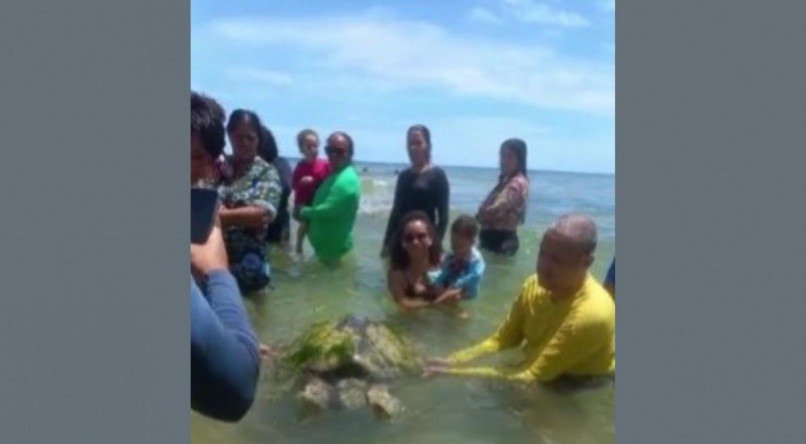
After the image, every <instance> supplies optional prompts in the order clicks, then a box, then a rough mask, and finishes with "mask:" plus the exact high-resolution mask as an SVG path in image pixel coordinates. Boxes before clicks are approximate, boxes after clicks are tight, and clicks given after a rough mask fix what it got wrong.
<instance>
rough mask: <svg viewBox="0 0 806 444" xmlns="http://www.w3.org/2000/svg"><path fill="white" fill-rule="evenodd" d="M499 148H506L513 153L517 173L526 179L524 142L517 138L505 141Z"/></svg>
mask: <svg viewBox="0 0 806 444" xmlns="http://www.w3.org/2000/svg"><path fill="white" fill-rule="evenodd" d="M501 148H502V149H503V148H507V149H510V150H512V152H513V153H515V159H516V160H517V161H518V172H519V173H521V174H523V175H524V176H525V177H528V175H527V173H526V154H527V150H526V142H524V141H523V140H521V139H518V138H514V137H513V138H512V139H507V140H505V141H504V142H503V143H502V144H501Z"/></svg>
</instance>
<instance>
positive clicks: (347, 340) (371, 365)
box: [283, 316, 421, 418]
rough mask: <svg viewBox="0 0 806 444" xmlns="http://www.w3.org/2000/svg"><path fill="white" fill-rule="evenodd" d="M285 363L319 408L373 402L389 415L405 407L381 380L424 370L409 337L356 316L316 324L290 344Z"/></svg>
mask: <svg viewBox="0 0 806 444" xmlns="http://www.w3.org/2000/svg"><path fill="white" fill-rule="evenodd" d="M283 362H284V363H285V364H286V366H287V367H288V369H289V370H291V372H292V373H293V374H295V375H297V376H298V377H299V378H300V379H299V381H300V382H301V385H302V386H303V387H304V388H303V389H302V391H301V392H300V393H299V395H298V397H299V398H300V399H302V400H303V401H305V402H306V403H307V404H308V406H309V407H312V408H313V410H315V411H321V410H323V409H325V408H327V407H328V406H330V405H333V404H336V403H338V404H339V405H341V406H342V407H345V408H350V409H352V408H357V407H361V406H365V405H367V404H370V405H371V406H372V407H373V408H374V409H375V411H376V412H377V413H381V416H382V417H385V418H389V417H393V416H395V415H397V414H398V413H400V412H401V411H403V406H402V403H400V401H399V400H397V399H396V398H394V397H393V396H392V395H391V394H389V392H388V390H387V388H386V387H385V386H378V385H377V384H376V383H377V382H381V381H389V380H393V379H396V378H398V377H400V376H402V375H404V374H411V373H415V372H418V371H419V370H420V369H421V365H420V359H419V357H418V355H417V353H416V352H415V350H414V347H413V346H412V345H411V344H410V343H409V342H408V341H407V340H406V339H405V338H403V337H402V336H401V335H399V334H397V333H395V332H394V331H393V330H392V329H391V328H389V326H387V325H386V324H384V323H382V322H376V321H370V320H368V319H366V318H363V317H356V316H347V317H345V318H344V319H342V320H340V321H326V322H318V323H316V324H313V325H311V326H310V327H309V328H308V329H306V330H305V331H304V332H303V333H302V334H301V335H300V336H299V337H298V338H297V339H296V340H295V341H294V342H293V343H292V344H291V345H290V346H289V347H288V353H287V354H286V355H285V357H284V359H283Z"/></svg>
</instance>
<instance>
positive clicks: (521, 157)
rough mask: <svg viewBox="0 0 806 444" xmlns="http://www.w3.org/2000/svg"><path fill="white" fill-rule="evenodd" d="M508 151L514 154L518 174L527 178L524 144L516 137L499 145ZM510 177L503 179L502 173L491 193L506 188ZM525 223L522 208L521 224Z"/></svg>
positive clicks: (524, 213) (524, 214)
mask: <svg viewBox="0 0 806 444" xmlns="http://www.w3.org/2000/svg"><path fill="white" fill-rule="evenodd" d="M505 148H506V149H509V150H512V152H513V153H515V160H517V162H518V173H520V174H523V177H526V178H528V177H529V175H528V174H527V173H526V142H524V141H523V140H521V139H518V138H516V137H513V138H511V139H507V140H505V141H504V142H503V143H501V149H502V150H503V149H505ZM509 179H510V177H505V176H504V173H503V172H502V173H501V175H499V176H498V185H496V186H495V188H494V189H493V193H498V192H499V191H501V189H502V188H503V187H505V186H506V184H507V180H509ZM525 221H526V208H525V207H524V211H523V214H521V224H522V223H524V222H525Z"/></svg>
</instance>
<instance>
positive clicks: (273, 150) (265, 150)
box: [257, 125, 280, 163]
mask: <svg viewBox="0 0 806 444" xmlns="http://www.w3.org/2000/svg"><path fill="white" fill-rule="evenodd" d="M260 138H261V140H262V143H261V144H260V148H259V149H258V151H257V155H258V156H260V157H262V158H263V160H265V161H266V162H268V163H272V162H274V161H275V160H277V156H279V155H280V152H279V150H278V149H277V141H276V140H275V139H274V134H272V132H271V130H270V129H268V128H266V126H265V125H261V126H260Z"/></svg>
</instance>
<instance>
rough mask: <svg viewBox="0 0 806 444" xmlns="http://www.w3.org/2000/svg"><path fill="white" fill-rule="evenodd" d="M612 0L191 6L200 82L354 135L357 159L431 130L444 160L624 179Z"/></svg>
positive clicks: (286, 143)
mask: <svg viewBox="0 0 806 444" xmlns="http://www.w3.org/2000/svg"><path fill="white" fill-rule="evenodd" d="M614 10H615V2H614V1H608V0H587V1H580V0H574V1H560V0H544V1H538V0H475V1H450V2H447V1H446V2H431V1H420V0H414V1H405V2H404V1H398V2H391V1H390V2H365V1H339V2H335V1H291V0H287V1H238V2H222V1H214V0H193V1H192V5H191V88H192V89H194V90H196V91H201V92H204V93H207V94H209V95H212V96H213V97H215V98H216V99H218V100H219V101H220V102H221V104H222V105H223V106H224V107H225V108H226V110H227V112H230V111H232V110H233V109H235V108H247V109H252V110H254V111H256V112H257V113H258V114H259V115H260V116H261V118H262V119H263V120H264V121H265V123H266V125H267V126H268V127H269V128H271V130H272V131H273V132H274V133H275V136H276V138H277V141H278V144H279V145H280V151H281V153H282V154H283V155H291V156H297V155H298V152H297V148H296V146H295V143H294V137H295V135H296V133H297V132H298V131H299V130H301V129H303V128H306V127H310V128H314V129H316V130H317V131H318V132H319V134H320V136H321V137H322V138H324V137H326V135H327V134H328V133H330V132H332V131H335V130H344V131H347V132H348V133H350V134H351V135H352V136H353V138H354V140H355V142H356V159H359V160H365V161H386V162H407V157H406V149H405V131H406V128H407V127H408V126H409V125H411V124H414V123H423V124H425V125H427V126H428V127H429V128H430V129H431V133H432V142H433V158H434V160H435V162H436V163H437V164H441V165H466V166H490V167H495V166H497V164H498V157H497V156H498V154H497V153H498V148H499V146H500V144H501V142H502V141H503V140H504V139H507V138H509V137H520V138H522V139H524V140H525V141H526V142H527V144H528V146H529V167H530V169H546V170H563V171H586V172H603V173H613V172H614V171H615V34H614V25H615V23H614Z"/></svg>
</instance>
